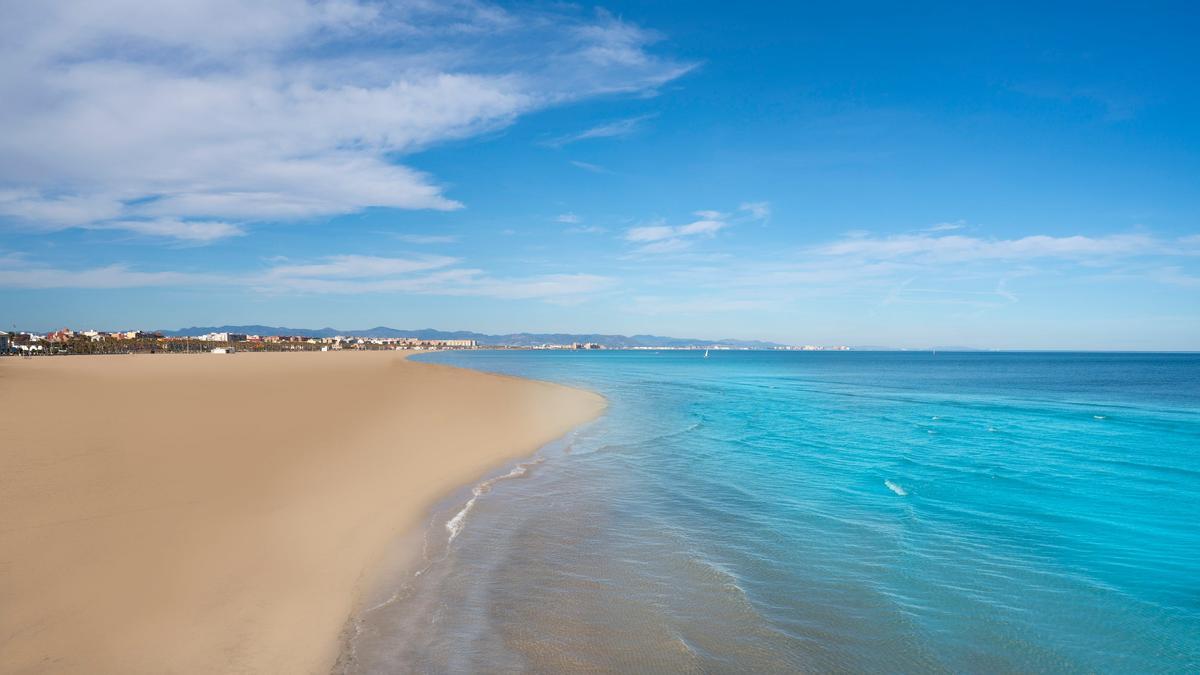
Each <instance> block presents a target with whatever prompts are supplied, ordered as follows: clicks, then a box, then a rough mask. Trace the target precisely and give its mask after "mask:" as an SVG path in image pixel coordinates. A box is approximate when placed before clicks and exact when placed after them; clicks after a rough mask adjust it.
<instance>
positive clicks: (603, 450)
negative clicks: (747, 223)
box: [350, 351, 1200, 673]
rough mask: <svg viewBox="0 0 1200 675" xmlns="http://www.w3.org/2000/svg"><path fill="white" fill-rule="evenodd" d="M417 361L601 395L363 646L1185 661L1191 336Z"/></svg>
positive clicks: (819, 659) (925, 661)
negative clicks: (1101, 344)
mask: <svg viewBox="0 0 1200 675" xmlns="http://www.w3.org/2000/svg"><path fill="white" fill-rule="evenodd" d="M420 358H422V359H423V360H427V361H433V362H438V363H444V364H450V365H455V366H462V367H467V368H475V369H479V370H485V371H493V372H500V373H507V374H512V375H519V376H523V377H531V378H537V379H543V380H551V381H554V382H560V383H564V384H569V385H575V386H579V387H584V388H587V389H591V390H594V391H597V392H600V393H602V394H603V395H604V396H606V397H607V398H608V400H609V402H610V407H609V409H608V411H607V413H606V414H605V416H604V417H602V418H601V419H599V420H598V421H596V422H594V423H592V424H591V425H589V426H586V427H584V428H582V429H580V430H578V431H577V432H576V433H575V434H573V435H572V436H571V437H569V438H567V439H564V440H563V441H562V442H560V443H556V444H554V445H552V446H550V447H548V448H545V449H543V450H542V451H541V452H540V453H539V455H538V456H537V457H534V458H531V459H529V460H528V461H525V462H522V463H521V464H519V465H516V466H513V467H509V468H506V469H505V470H503V471H501V472H499V473H497V474H496V476H493V477H492V480H489V481H488V482H486V483H484V484H481V485H478V486H475V488H474V490H473V491H464V492H463V493H462V494H459V495H455V496H454V497H453V498H451V499H449V500H447V502H446V503H445V504H443V505H442V506H441V507H439V509H438V512H437V513H436V514H434V516H433V521H432V523H431V526H430V530H429V534H428V535H427V542H426V543H427V551H426V555H427V558H428V560H427V563H426V566H425V568H424V569H423V570H422V572H421V573H420V574H419V575H418V576H416V577H411V575H409V576H410V578H409V579H407V580H398V581H397V589H398V592H397V595H396V596H395V597H394V598H393V599H392V601H390V602H386V603H383V604H382V605H381V606H379V607H377V608H375V609H373V610H371V611H370V612H368V613H367V614H365V615H364V616H363V618H362V622H361V625H360V630H361V634H360V636H359V638H358V639H356V641H355V646H354V652H355V657H354V660H353V662H352V666H351V668H350V670H357V671H363V672H383V671H420V672H518V671H534V672H559V673H561V672H582V671H589V672H596V671H618V672H659V671H661V672H708V673H716V672H813V671H816V672H888V673H895V672H906V673H928V672H947V673H950V672H954V673H960V672H986V673H1000V672H1014V673H1015V672H1021V673H1028V672H1054V673H1059V672H1062V673H1068V672H1111V673H1150V672H1178V673H1184V672H1192V673H1195V672H1200V355H1183V354H1177V355H1171V354H1068V353H1046V354H1039V353H938V354H936V355H934V354H931V353H928V352H925V353H914V352H904V353H869V352H848V353H833V352H815V353H814V352H809V353H798V352H729V351H716V352H712V353H711V358H708V359H705V358H703V353H702V352H695V351H687V352H679V351H663V352H658V353H655V352H619V351H606V352H528V351H510V352H442V353H436V354H431V355H428V356H423V357H420ZM464 423H470V422H469V420H467V421H464ZM468 505H469V508H467V507H468Z"/></svg>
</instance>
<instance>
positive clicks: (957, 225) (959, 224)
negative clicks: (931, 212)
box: [921, 220, 967, 232]
mask: <svg viewBox="0 0 1200 675" xmlns="http://www.w3.org/2000/svg"><path fill="white" fill-rule="evenodd" d="M966 226H967V224H966V223H964V222H963V221H961V220H958V221H955V222H953V223H937V224H936V225H930V226H929V227H926V228H924V229H922V230H921V231H922V232H953V231H954V230H961V229H963V228H964V227H966Z"/></svg>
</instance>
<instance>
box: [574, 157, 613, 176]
mask: <svg viewBox="0 0 1200 675" xmlns="http://www.w3.org/2000/svg"><path fill="white" fill-rule="evenodd" d="M570 161H571V166H573V167H575V168H577V169H583V170H584V171H591V172H592V173H612V171H610V170H608V169H606V168H604V167H602V166H600V165H599V164H591V163H589V162H580V161H579V160H575V159H572V160H570Z"/></svg>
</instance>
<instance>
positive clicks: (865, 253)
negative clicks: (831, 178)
mask: <svg viewBox="0 0 1200 675" xmlns="http://www.w3.org/2000/svg"><path fill="white" fill-rule="evenodd" d="M1162 249H1163V247H1162V245H1161V242H1159V241H1158V240H1156V239H1155V238H1153V237H1150V236H1149V235H1144V234H1114V235H1108V236H1104V237H1086V236H1082V235H1075V236H1069V237H1053V236H1048V235H1032V236H1028V237H1021V238H1018V239H983V238H978V237H965V236H961V235H943V236H930V235H927V234H918V235H899V236H892V237H870V236H860V237H850V238H846V239H841V240H839V241H835V242H833V243H830V244H827V245H824V246H819V247H817V248H816V252H817V253H820V254H822V255H828V256H854V257H860V258H864V259H870V260H901V259H910V260H916V261H922V262H964V261H972V260H1029V259H1036V258H1060V259H1077V260H1082V259H1091V258H1103V257H1119V256H1131V255H1141V254H1148V253H1156V252H1162Z"/></svg>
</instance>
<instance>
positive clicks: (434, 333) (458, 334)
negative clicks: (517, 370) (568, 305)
mask: <svg viewBox="0 0 1200 675" xmlns="http://www.w3.org/2000/svg"><path fill="white" fill-rule="evenodd" d="M161 332H162V334H163V335H166V336H168V337H184V336H188V335H204V334H206V333H246V334H248V335H300V336H304V337H333V336H335V335H355V336H359V337H411V338H419V339H421V340H475V341H476V342H478V343H479V344H481V345H495V346H505V347H534V346H537V345H544V344H553V345H561V344H571V343H574V342H594V343H596V344H600V345H604V346H605V347H608V348H615V349H621V348H625V349H628V348H630V347H716V346H720V347H747V348H750V349H771V348H774V347H782V346H783V345H781V344H779V343H776V342H764V341H762V340H731V339H724V340H701V339H698V338H675V337H664V336H661V335H600V334H594V333H510V334H508V335H488V334H486V333H474V332H471V331H460V330H456V331H446V330H436V329H433V328H421V329H418V330H400V329H397V328H388V327H387V326H376V327H375V328H367V329H362V330H343V329H338V328H285V327H282V326H192V327H190V328H181V329H179V330H164V331H161Z"/></svg>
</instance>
